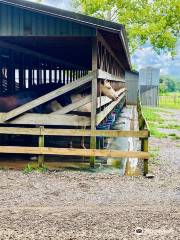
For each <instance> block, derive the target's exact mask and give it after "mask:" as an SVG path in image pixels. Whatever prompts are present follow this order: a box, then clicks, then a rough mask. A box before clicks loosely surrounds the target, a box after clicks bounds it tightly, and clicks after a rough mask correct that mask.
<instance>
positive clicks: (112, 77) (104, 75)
mask: <svg viewBox="0 0 180 240" xmlns="http://www.w3.org/2000/svg"><path fill="white" fill-rule="evenodd" d="M98 78H101V79H107V80H109V81H116V82H122V83H126V81H125V80H124V79H123V78H121V77H118V76H115V75H112V74H110V73H108V72H105V71H103V70H101V69H98Z"/></svg>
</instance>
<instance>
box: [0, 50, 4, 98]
mask: <svg viewBox="0 0 180 240" xmlns="http://www.w3.org/2000/svg"><path fill="white" fill-rule="evenodd" d="M2 68H3V63H2V57H1V51H0V94H2V92H3V73H2Z"/></svg>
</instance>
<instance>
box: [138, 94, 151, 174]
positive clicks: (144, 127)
mask: <svg viewBox="0 0 180 240" xmlns="http://www.w3.org/2000/svg"><path fill="white" fill-rule="evenodd" d="M137 112H138V123H139V130H140V131H147V132H148V136H146V137H144V138H141V139H140V140H141V151H143V152H148V149H149V142H148V138H149V136H150V130H149V126H148V123H147V121H146V119H145V117H144V115H143V112H142V105H141V101H140V95H138V102H137ZM148 159H149V158H144V174H145V175H146V174H147V173H148Z"/></svg>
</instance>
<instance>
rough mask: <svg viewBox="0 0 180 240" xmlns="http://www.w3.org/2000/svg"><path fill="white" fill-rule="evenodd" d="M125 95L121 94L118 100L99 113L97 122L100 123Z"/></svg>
mask: <svg viewBox="0 0 180 240" xmlns="http://www.w3.org/2000/svg"><path fill="white" fill-rule="evenodd" d="M124 96H125V93H123V94H121V96H120V97H119V98H118V99H117V100H116V101H113V102H112V103H111V104H109V105H108V106H107V107H106V108H105V109H104V110H103V111H101V112H100V113H98V114H97V121H96V124H97V125H99V124H100V123H101V122H102V120H103V119H104V118H105V117H106V116H107V115H108V114H109V113H110V112H111V111H112V110H113V108H114V107H115V106H116V105H117V104H118V103H119V102H120V101H121V100H122V98H123V97H124Z"/></svg>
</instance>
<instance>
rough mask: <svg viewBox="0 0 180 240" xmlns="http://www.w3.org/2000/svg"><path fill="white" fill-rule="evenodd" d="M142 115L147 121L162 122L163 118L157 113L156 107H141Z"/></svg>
mask: <svg viewBox="0 0 180 240" xmlns="http://www.w3.org/2000/svg"><path fill="white" fill-rule="evenodd" d="M142 110H143V114H144V117H145V118H146V120H147V121H148V122H158V123H163V122H164V119H162V118H161V116H160V115H159V114H158V110H157V108H150V107H143V109H142Z"/></svg>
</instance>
